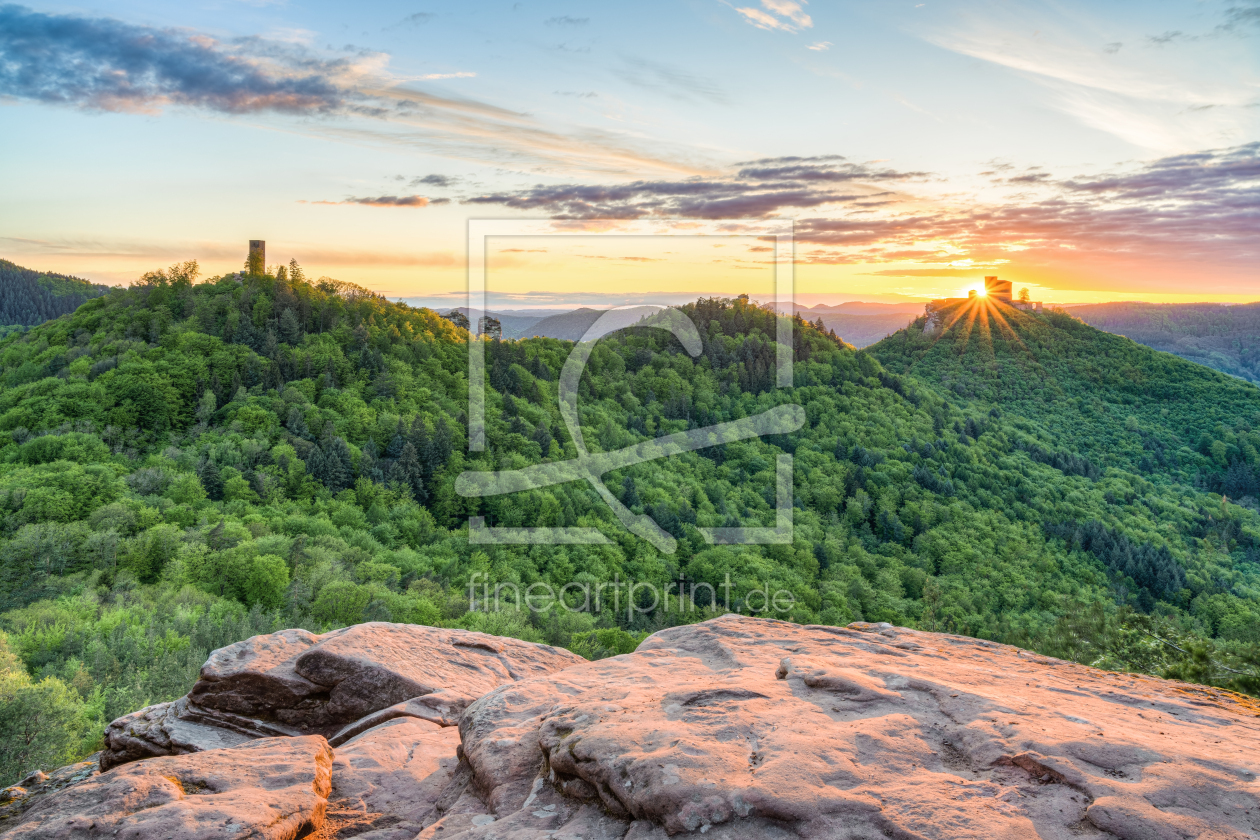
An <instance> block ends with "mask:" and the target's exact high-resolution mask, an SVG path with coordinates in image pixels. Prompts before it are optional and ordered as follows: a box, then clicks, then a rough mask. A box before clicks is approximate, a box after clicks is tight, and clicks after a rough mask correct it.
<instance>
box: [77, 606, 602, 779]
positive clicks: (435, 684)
mask: <svg viewBox="0 0 1260 840" xmlns="http://www.w3.org/2000/svg"><path fill="white" fill-rule="evenodd" d="M582 661H584V660H583V659H582V658H581V657H579V656H577V655H575V654H572V653H570V652H568V651H566V650H559V649H556V648H552V647H549V646H547V645H536V644H531V643H529V642H521V641H518V640H516V639H505V638H501V637H498V636H488V635H486V634H484V633H474V632H470V631H467V630H443V629H437V628H433V627H422V626H420V625H415V624H390V623H386V622H369V623H367V624H358V625H355V626H354V627H347V628H345V629H342V630H334V631H332V632H331V633H325V634H323V635H315V634H313V633H310V632H308V631H306V630H282V631H280V632H279V633H270V634H267V635H264V636H254V637H252V638H249V639H246V640H245V641H243V642H238V643H236V644H234V645H229V646H227V647H225V648H220V649H219V650H216V651H214V653H212V654H211V655H210V658H209V659H208V660H207V661H206V664H205V665H203V666H202V668H201V675H200V678H199V679H198V680H197V682H196V684H194V685H193V687H192V690H191V691H189V692H188V696H187V697H184V698H182V699H180V700H177V701H175V702H174V703H163V704H159V705H157V706H150V707H148V708H145V709H141V710H140V711H138V712H134V713H132V714H130V715H127V716H125V717H122V718H119V719H118V720H116V721H114V722H113V723H112V724H110V726H109V727H108V728H107V729H106V732H105V750H104V752H103V754H102V756H101V768H102V769H105V770H108V769H109V768H111V767H115V766H118V765H120V764H124V763H126V762H128V761H135V760H137V759H142V758H149V757H152V756H157V755H177V754H182V753H191V752H197V751H200V750H206V749H217V748H221V747H230V746H233V745H235V744H240V743H243V742H245V741H246V740H249V739H252V738H260V737H271V736H277V735H290V736H293V735H309V734H319V735H323V736H325V737H333V736H334V735H335V734H337V733H338V732H339V731H340V730H342V729H343V728H344V727H346V726H347V725H350V724H353V723H354V722H356V721H358V720H359V719H361V718H363V717H365V716H367V715H371V714H373V713H376V712H380V711H381V710H383V709H387V708H389V707H391V706H394V705H397V704H403V703H406V701H409V700H414V699H415V698H419V697H422V696H425V695H429V694H434V693H435V692H436V693H439V696H440V702H431V703H430V704H429V706H428V709H429V711H428V712H427V714H429V716H430V717H431V718H434V719H437V720H440V721H442V722H444V723H446V724H447V725H450V724H453V723H454V722H455V721H456V720H458V716H459V713H460V712H461V711H462V710H463V708H464V706H466V705H467V704H468V703H470V702H472V701H473V700H474V699H476V698H477V697H480V696H481V695H482V694H485V693H486V692H487V691H489V690H491V689H492V688H495V687H497V686H499V685H502V684H504V683H508V682H512V681H514V680H519V679H525V678H528V677H534V676H538V675H541V674H546V673H550V672H551V671H555V670H557V669H560V668H565V667H568V666H570V665H573V664H576V663H579V662H582ZM412 705H413V707H415V708H414V710H413V711H410V712H406V711H405V712H403V714H413V716H424V715H425V714H426V713H425V712H424V711H423V710H421V709H420V708H419V706H417V705H416V704H415V703H413V704H412ZM443 710H445V711H443ZM443 715H445V720H443ZM382 722H383V721H382ZM343 740H344V738H343Z"/></svg>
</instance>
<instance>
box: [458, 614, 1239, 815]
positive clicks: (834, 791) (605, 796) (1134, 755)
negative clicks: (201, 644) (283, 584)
mask: <svg viewBox="0 0 1260 840" xmlns="http://www.w3.org/2000/svg"><path fill="white" fill-rule="evenodd" d="M460 733H461V736H462V741H463V751H464V754H465V756H466V757H467V760H468V762H469V765H470V768H471V770H472V773H473V775H474V778H475V780H476V782H477V783H478V786H479V788H480V790H481V791H482V792H483V795H484V798H485V802H486V804H487V806H488V810H489V811H490V812H491V813H492V814H493V815H494V816H495V817H496V822H495V823H490V824H487V825H484V826H472V827H469V828H467V829H465V831H464V833H459V834H455V835H451V834H449V833H447V834H444V835H443V836H445V837H446V838H447V840H450V838H451V837H452V836H454V837H458V838H461V840H464V838H468V840H471V838H473V837H478V838H487V840H488V839H489V838H492V837H506V836H508V833H507V832H503V831H500V830H498V829H496V827H495V826H497V825H498V824H499V821H500V820H502V819H505V818H506V819H507V820H511V821H513V822H515V823H522V822H528V823H530V824H531V825H532V826H534V827H533V829H532V830H533V831H534V832H536V833H535V834H532V835H526V834H521V833H520V828H523V826H518V827H517V828H516V829H514V830H513V832H512V836H520V837H525V836H535V837H538V838H539V839H540V840H541V838H543V837H545V836H549V834H548V832H549V831H554V830H555V829H554V828H549V827H548V825H547V824H548V823H549V820H548V819H547V818H544V817H542V816H539V814H542V813H546V812H542V811H539V812H538V813H535V812H534V810H531V809H534V807H535V806H534V804H533V803H532V802H530V798H531V797H536V796H537V795H538V789H536V788H534V787H532V784H533V781H534V778H535V777H537V778H539V779H542V780H544V787H545V788H546V789H548V790H554V791H556V792H557V793H558V794H559V795H560V797H561V799H562V800H563V801H562V802H558V803H557V808H556V810H557V811H559V810H560V809H561V808H564V809H565V811H564V815H566V816H567V815H568V814H570V813H573V814H576V813H578V810H580V806H582V805H586V806H589V807H594V808H596V809H599V811H600V812H602V813H603V814H606V815H608V816H610V817H613V818H615V819H616V820H618V821H620V822H621V824H622V825H623V826H624V827H625V831H626V834H625V835H624V836H626V837H627V838H639V837H648V836H665V835H678V834H684V833H691V832H697V833H701V832H703V833H706V834H710V835H711V836H719V837H721V836H731V837H735V836H740V837H778V836H795V837H803V838H814V837H817V838H854V840H857V838H877V837H902V838H933V839H934V840H935V839H936V838H959V840H962V838H1011V840H1014V838H1030V837H1040V838H1047V839H1048V838H1070V837H1079V836H1082V835H1084V836H1091V835H1092V836H1098V837H1119V838H1125V840H1146V839H1147V838H1164V837H1167V838H1190V837H1199V838H1221V840H1223V838H1246V837H1257V836H1260V782H1257V776H1256V773H1257V772H1260V705H1256V704H1255V703H1254V702H1252V701H1251V700H1250V699H1248V698H1244V697H1241V696H1239V695H1233V694H1230V693H1228V692H1223V691H1218V690H1215V689H1208V688H1201V687H1197V686H1190V685H1185V684H1181V683H1174V682H1169V681H1165V680H1159V679H1155V678H1150V677H1142V676H1135V675H1127V674H1114V673H1109V672H1104V671H1099V670H1095V669H1091V668H1087V667H1084V666H1079V665H1074V664H1071V663H1067V662H1062V661H1059V660H1054V659H1048V658H1045V657H1041V656H1037V655H1035V654H1030V653H1028V652H1026V651H1020V650H1018V649H1016V648H1012V647H1007V646H1003V645H997V644H994V643H990V642H984V641H979V640H975V639H967V638H962V637H956V636H947V635H941V634H934V633H922V632H917V631H912V630H904V629H897V628H891V627H888V626H881V625H854V626H853V627H852V628H835V627H801V626H797V625H792V624H787V623H784V622H779V621H772V620H764V619H750V618H741V617H738V616H724V617H722V618H717V619H713V620H711V621H708V622H705V623H703V624H697V625H692V626H688V627H677V628H673V629H670V630H665V631H662V632H660V633H657V634H655V635H654V636H651V637H650V638H648V639H647V640H645V641H644V643H643V644H642V645H640V646H639V649H638V650H637V651H636V652H635V653H633V654H629V655H626V656H620V657H615V658H613V659H607V660H603V661H601V662H593V663H590V664H587V665H582V666H578V667H576V668H570V669H568V670H565V671H562V672H560V673H558V674H554V675H552V676H551V677H549V678H543V679H533V680H526V681H524V682H520V683H515V684H513V685H509V686H503V687H501V688H499V689H496V690H495V691H493V692H491V693H490V694H488V695H487V696H485V697H483V698H481V699H480V700H478V701H477V702H476V703H474V704H473V705H472V706H470V707H469V708H468V710H467V711H466V712H465V714H464V717H463V719H462V721H461V723H460ZM574 809H578V810H574ZM550 824H551V825H559V824H560V823H559V820H558V819H556V818H553V819H552V820H550ZM662 832H663V833H662ZM714 832H716V833H714ZM732 832H733V833H732ZM784 832H786V834H785V833H784ZM568 833H572V834H582V832H581V831H572V832H568ZM563 836H565V832H564V831H562V832H560V833H557V834H555V837H557V838H560V837H563ZM583 836H584V837H585V836H586V835H585V834H583Z"/></svg>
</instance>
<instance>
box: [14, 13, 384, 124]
mask: <svg viewBox="0 0 1260 840" xmlns="http://www.w3.org/2000/svg"><path fill="white" fill-rule="evenodd" d="M350 69H351V67H350V64H349V62H347V61H336V60H334V61H328V60H323V59H317V58H313V57H311V56H309V55H307V54H305V53H304V52H303V51H302V50H301V49H300V48H297V47H293V46H291V45H287V44H276V43H274V42H266V41H262V40H260V39H240V40H236V41H232V42H230V43H226V44H224V43H219V42H217V41H214V40H212V39H210V38H207V37H205V36H199V35H195V34H193V33H189V32H186V31H181V30H177V29H155V28H151V27H146V26H134V25H131V24H127V23H123V22H121V21H117V20H112V19H109V18H88V17H77V16H72V15H50V14H44V13H41V12H35V11H32V10H30V9H27V8H25V7H22V6H14V5H6V6H0V94H3V95H8V96H12V97H16V98H19V99H28V100H35V101H37V102H45V103H53V104H62V105H73V106H78V107H83V108H93V109H102V110H149V109H152V108H155V107H160V106H162V105H165V104H177V105H187V106H193V107H200V108H207V109H210V110H213V111H220V112H225V113H231V114H241V113H250V112H260V111H278V112H287V113H312V112H316V113H319V112H324V113H328V112H335V111H348V110H363V109H365V108H366V109H367V110H369V111H370V110H373V108H372V107H371V106H366V105H365V104H364V103H363V101H362V100H363V97H361V96H359V95H358V94H357V93H356V92H355V91H354V90H353V89H351V88H349V87H347V86H345V85H343V84H341V83H339V81H338V79H339V77H342V76H344V75H345V74H346V73H347V72H348V71H349V70H350Z"/></svg>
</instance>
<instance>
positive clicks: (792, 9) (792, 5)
mask: <svg viewBox="0 0 1260 840" xmlns="http://www.w3.org/2000/svg"><path fill="white" fill-rule="evenodd" d="M722 2H724V3H726V5H728V6H730V7H731V8H732V9H734V10H735V11H737V12H739V14H740V15H742V16H743V18H744V20H745V21H747V22H748V23H750V24H752V25H753V26H755V27H757V28H758V29H778V30H781V31H783V32H799V31H800V30H802V29H809V28H810V27H811V26H813V25H814V21H813V19H812V18H810V16H809V15H807V14H805V10H804V8H802V7H803V5H804V3H805V0H801V2H800V3H797V2H795V0H761V8H760V9H754V8H751V7H740V6H734V5H731V4H730V3H729V2H727V0H722Z"/></svg>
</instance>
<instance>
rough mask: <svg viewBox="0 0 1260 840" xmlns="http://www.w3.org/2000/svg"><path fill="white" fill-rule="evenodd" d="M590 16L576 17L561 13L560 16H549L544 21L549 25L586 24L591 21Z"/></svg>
mask: <svg viewBox="0 0 1260 840" xmlns="http://www.w3.org/2000/svg"><path fill="white" fill-rule="evenodd" d="M590 22H591V19H590V18H575V17H569V16H568V15H560V16H559V17H553V18H547V19H546V20H545V21H543V23H544V24H546V25H547V26H586V24H588V23H590Z"/></svg>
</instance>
